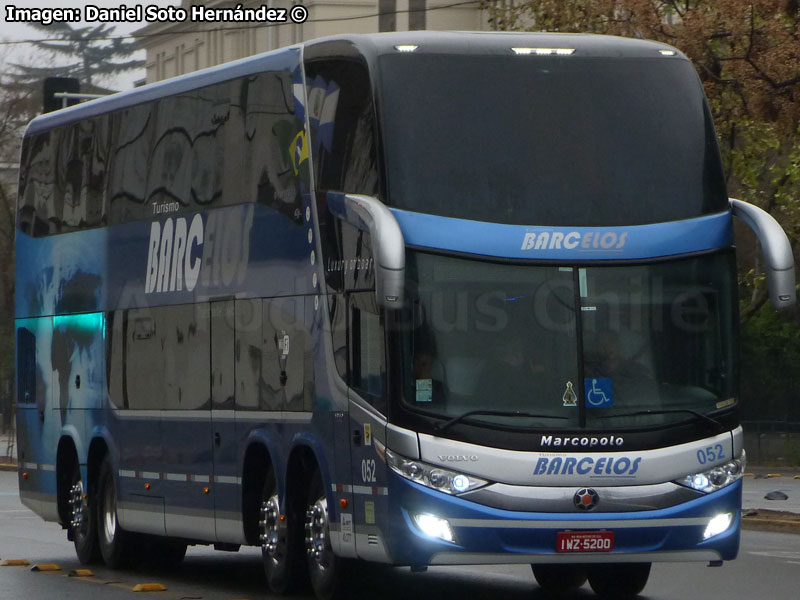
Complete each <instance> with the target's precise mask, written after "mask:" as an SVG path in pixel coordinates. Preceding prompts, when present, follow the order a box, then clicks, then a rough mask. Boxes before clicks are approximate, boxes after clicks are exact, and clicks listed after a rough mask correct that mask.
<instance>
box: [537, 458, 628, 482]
mask: <svg viewBox="0 0 800 600" xmlns="http://www.w3.org/2000/svg"><path fill="white" fill-rule="evenodd" d="M641 462H642V458H641V457H636V458H633V457H629V456H600V457H595V456H584V457H582V458H579V457H575V456H540V457H539V458H538V460H537V461H536V467H534V470H533V474H534V475H589V476H590V477H591V478H595V479H596V478H615V477H633V476H635V475H636V473H638V471H639V464H640V463H641Z"/></svg>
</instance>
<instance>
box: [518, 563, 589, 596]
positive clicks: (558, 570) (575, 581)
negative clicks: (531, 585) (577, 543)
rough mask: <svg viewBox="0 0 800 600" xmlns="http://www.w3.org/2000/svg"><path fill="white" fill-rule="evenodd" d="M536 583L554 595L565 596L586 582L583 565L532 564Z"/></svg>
mask: <svg viewBox="0 0 800 600" xmlns="http://www.w3.org/2000/svg"><path fill="white" fill-rule="evenodd" d="M531 569H533V576H534V577H535V578H536V583H538V584H539V587H541V588H542V589H544V590H545V591H546V592H547V593H548V594H550V595H552V596H556V597H558V596H565V595H567V594H570V593H572V592H574V591H575V590H577V589H578V588H579V587H581V586H582V585H583V584H584V583H586V569H585V568H584V567H583V566H582V565H531Z"/></svg>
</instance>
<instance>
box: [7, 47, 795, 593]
mask: <svg viewBox="0 0 800 600" xmlns="http://www.w3.org/2000/svg"><path fill="white" fill-rule="evenodd" d="M20 172H21V178H20V188H19V200H18V208H17V241H16V251H17V254H16V274H17V284H16V325H15V327H16V341H17V349H16V360H17V388H16V393H17V403H18V421H17V422H18V428H19V431H18V435H19V446H18V448H19V451H18V452H19V484H20V495H21V498H22V500H23V502H24V503H25V504H26V505H27V506H28V507H30V508H31V509H32V510H34V511H35V512H36V513H38V514H39V515H41V516H42V517H43V518H44V519H46V520H50V521H57V522H59V523H60V524H61V525H62V527H63V528H64V529H66V531H67V536H68V537H69V539H70V540H72V541H73V542H74V544H75V549H76V551H77V554H78V557H79V558H80V560H81V561H84V562H90V561H93V560H99V559H102V560H103V561H105V563H106V564H108V565H110V566H112V567H114V566H118V565H121V564H123V563H125V562H126V561H129V560H132V559H135V557H136V556H137V555H140V554H141V552H142V549H143V548H146V551H147V552H148V553H149V554H150V555H151V556H158V557H159V558H160V560H162V561H179V560H180V559H181V558H182V557H183V555H184V553H185V551H186V546H187V545H188V544H214V545H215V547H216V548H218V549H222V550H234V549H237V548H239V547H240V546H242V545H251V546H260V547H261V549H262V553H263V561H264V568H265V572H266V575H267V581H268V584H269V586H270V588H271V589H272V590H274V591H276V592H286V591H288V590H290V589H292V587H294V586H298V585H301V584H303V582H304V580H306V579H308V580H310V583H311V585H312V587H313V589H314V591H315V593H316V594H317V595H318V596H319V597H320V598H331V597H334V596H341V595H343V594H345V593H346V589H347V587H346V586H347V583H348V581H351V580H352V578H349V577H347V576H346V573H347V571H348V570H349V569H351V568H353V566H354V565H355V564H357V561H358V560H362V561H373V562H379V563H387V564H393V565H410V566H411V567H412V568H415V569H421V568H424V567H426V566H428V565H456V564H492V563H530V564H531V565H532V566H533V573H534V575H535V577H536V579H537V581H538V582H539V584H540V585H541V586H543V587H544V588H546V589H548V590H549V591H551V592H557V593H558V592H564V591H567V590H569V589H572V588H575V587H577V586H580V585H582V584H583V583H584V582H585V581H586V580H587V578H588V580H589V583H590V585H591V586H592V588H593V589H594V590H595V591H596V592H598V593H599V594H601V595H605V596H613V597H620V596H630V595H635V594H637V593H638V592H639V591H640V590H641V589H642V588H643V587H644V585H645V583H646V581H647V578H648V575H649V571H650V565H651V563H653V562H659V561H707V562H708V563H709V564H711V565H720V564H722V562H723V561H726V560H731V559H733V558H734V557H735V556H736V554H737V550H738V545H739V518H740V507H741V481H740V478H741V475H742V467H743V463H744V450H743V447H742V430H741V428H740V427H739V416H738V405H737V402H738V400H737V383H736V382H737V354H736V324H737V292H736V274H735V261H734V258H735V254H734V247H733V233H732V216H733V215H737V216H740V217H742V218H743V219H744V220H745V221H746V222H748V223H749V224H750V225H752V226H753V228H754V229H755V230H756V232H757V234H758V236H759V239H760V242H761V245H762V247H763V250H764V254H765V257H766V260H765V264H766V268H767V276H768V280H769V286H770V294H771V298H772V301H773V304H774V305H775V306H777V307H778V308H780V307H782V306H791V305H792V304H793V303H794V301H795V281H794V264H793V260H792V253H791V248H790V246H789V244H788V241H787V239H786V236H785V235H784V233H783V231H782V230H781V228H780V227H779V226H778V225H777V223H775V221H774V220H773V219H772V218H771V217H769V216H768V215H767V214H766V213H764V212H763V211H760V210H759V209H757V208H755V207H753V206H751V205H748V204H745V203H743V202H739V201H733V200H729V199H728V197H727V194H726V190H725V180H724V177H723V172H722V167H721V163H720V157H719V150H718V146H717V141H716V137H715V132H714V126H713V123H712V119H711V116H710V113H709V109H708V106H707V104H706V100H705V97H704V94H703V89H702V86H701V84H700V81H699V79H698V77H697V75H696V73H695V71H694V69H693V67H692V65H691V63H690V62H689V61H688V60H687V59H686V57H685V56H683V55H682V54H681V53H680V52H679V51H677V50H675V49H674V48H671V47H669V46H666V45H663V44H659V43H653V42H647V41H641V40H629V39H620V38H611V37H602V36H590V35H587V36H584V35H548V34H496V33H421V32H413V33H396V34H381V35H361V36H357V35H353V36H341V37H334V38H326V39H321V40H317V41H313V42H308V43H305V44H302V45H297V46H293V47H290V48H286V49H283V50H280V51H276V52H271V53H267V54H264V55H260V56H255V57H252V58H247V59H244V60H240V61H237V62H233V63H229V64H226V65H221V66H218V67H214V68H211V69H208V70H204V71H200V72H197V73H193V74H189V75H185V76H181V77H179V78H176V79H172V80H167V81H164V82H159V83H155V84H152V85H148V86H145V87H142V88H138V89H135V90H133V91H130V92H126V93H123V94H117V95H113V96H110V97H107V98H103V99H100V100H95V101H92V102H89V103H86V104H84V105H81V106H76V107H72V108H68V109H64V110H60V111H57V112H54V113H50V114H47V115H43V116H41V117H39V118H37V119H35V120H34V121H33V122H32V123H31V125H30V126H29V128H28V129H27V132H26V135H25V140H24V145H23V151H22V159H21V170H20Z"/></svg>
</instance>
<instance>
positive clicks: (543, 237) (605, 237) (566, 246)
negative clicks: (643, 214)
mask: <svg viewBox="0 0 800 600" xmlns="http://www.w3.org/2000/svg"><path fill="white" fill-rule="evenodd" d="M627 240H628V232H627V231H623V232H622V233H617V232H616V231H585V232H580V231H568V232H563V231H539V232H535V231H529V232H528V233H526V234H525V238H524V239H523V240H522V247H521V249H522V250H575V249H580V250H581V251H588V252H597V251H603V250H621V249H622V248H624V247H625V242H626V241H627Z"/></svg>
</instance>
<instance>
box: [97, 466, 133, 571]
mask: <svg viewBox="0 0 800 600" xmlns="http://www.w3.org/2000/svg"><path fill="white" fill-rule="evenodd" d="M97 529H98V532H97V533H98V535H97V539H98V542H99V545H100V553H101V554H102V555H103V560H104V561H105V563H106V565H107V566H109V567H111V568H112V569H116V568H117V567H121V566H122V565H123V564H125V562H126V561H127V558H128V553H129V550H130V548H129V545H130V544H129V543H128V539H127V538H126V532H125V531H123V529H122V528H121V527H120V526H119V522H118V521H117V487H116V482H115V481H114V472H113V471H112V470H111V461H110V460H109V459H108V457H107V456H106V457H105V458H104V459H103V464H102V465H101V466H100V477H99V479H98V482H97Z"/></svg>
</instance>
